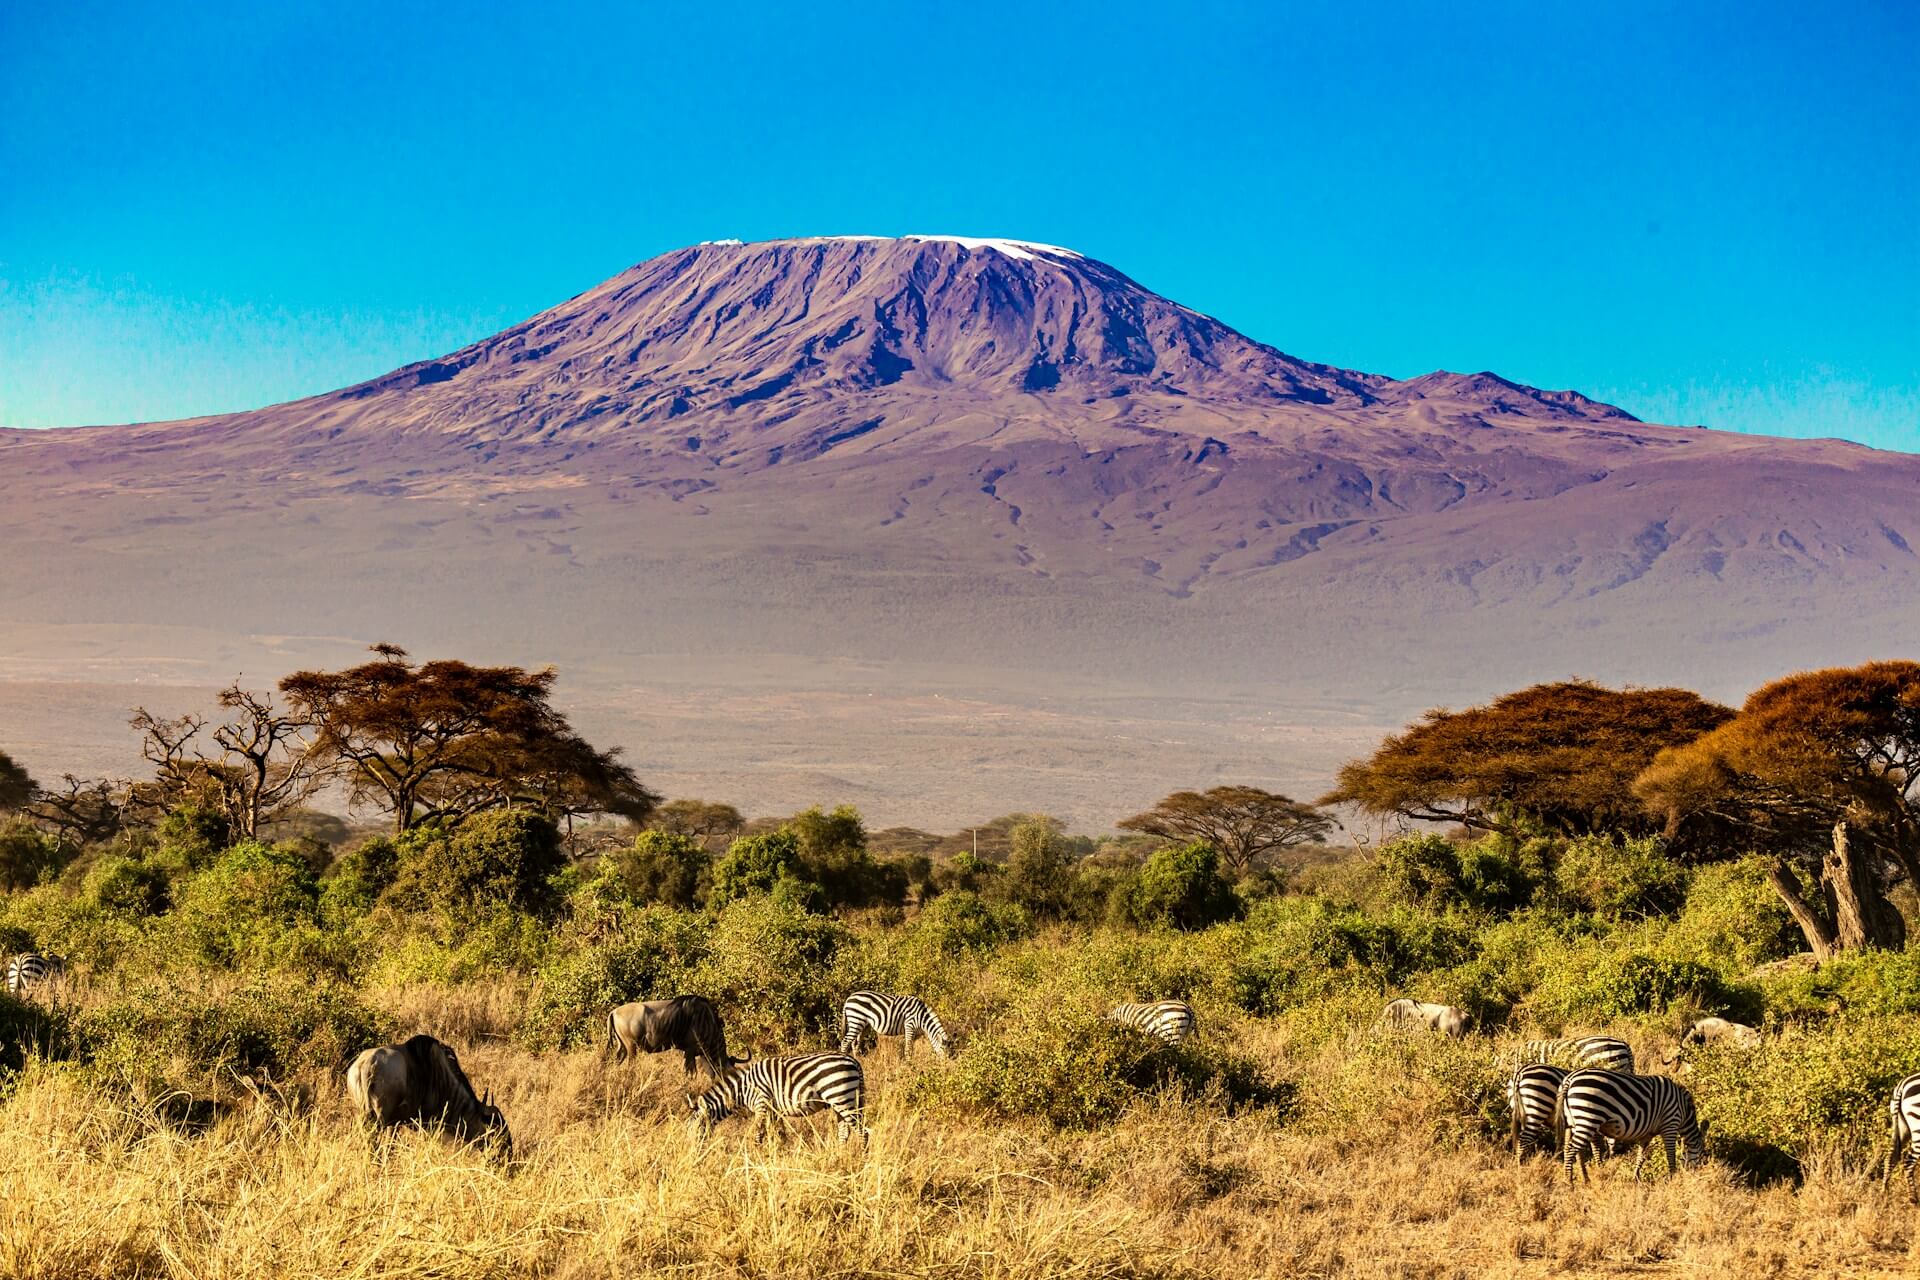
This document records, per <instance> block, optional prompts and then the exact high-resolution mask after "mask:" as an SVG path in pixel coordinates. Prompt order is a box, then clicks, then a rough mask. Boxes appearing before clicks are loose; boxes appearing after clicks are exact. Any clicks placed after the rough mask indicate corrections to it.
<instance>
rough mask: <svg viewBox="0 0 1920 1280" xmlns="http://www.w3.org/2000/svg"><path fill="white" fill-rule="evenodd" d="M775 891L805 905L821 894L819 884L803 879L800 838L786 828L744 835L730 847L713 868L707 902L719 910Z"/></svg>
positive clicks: (789, 899)
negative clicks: (733, 903) (710, 891)
mask: <svg viewBox="0 0 1920 1280" xmlns="http://www.w3.org/2000/svg"><path fill="white" fill-rule="evenodd" d="M776 892H777V893H778V894H779V896H780V897H781V898H783V899H784V900H786V901H788V902H791V903H795V904H798V905H802V906H805V905H808V904H809V903H811V902H815V901H818V900H819V899H820V898H821V897H822V894H821V890H820V886H819V885H817V884H815V883H813V882H812V881H810V880H807V879H805V878H804V873H803V872H802V870H801V867H800V839H799V837H798V836H796V835H795V834H794V833H793V832H792V831H790V830H788V829H787V828H785V827H782V828H781V829H780V830H778V831H770V832H768V833H767V834H765V835H758V836H742V837H740V838H739V839H738V840H735V841H734V842H733V843H732V844H731V845H729V846H728V847H727V851H726V853H725V854H723V855H721V858H720V861H718V862H717V863H715V864H714V867H713V891H712V893H711V894H710V895H709V897H708V905H709V906H711V907H714V908H716V909H717V908H720V907H724V906H726V905H727V904H729V903H732V902H738V901H740V900H741V899H743V898H750V897H753V896H755V895H760V894H774V893H776Z"/></svg>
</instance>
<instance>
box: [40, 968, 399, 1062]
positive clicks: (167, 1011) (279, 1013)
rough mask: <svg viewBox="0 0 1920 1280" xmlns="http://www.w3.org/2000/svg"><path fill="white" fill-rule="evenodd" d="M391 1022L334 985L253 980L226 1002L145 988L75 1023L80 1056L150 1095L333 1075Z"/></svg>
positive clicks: (198, 993)
mask: <svg viewBox="0 0 1920 1280" xmlns="http://www.w3.org/2000/svg"><path fill="white" fill-rule="evenodd" d="M391 1034H392V1025H391V1021H390V1020H389V1019H387V1018H386V1017H384V1016H383V1015H381V1014H378V1013H376V1012H375V1011H374V1010H372V1009H370V1008H368V1007H367V1006H366V1005H365V1004H364V1003H362V1002H361V1001H360V999H359V998H358V997H357V996H356V995H354V993H353V992H352V991H350V990H348V989H347V988H345V987H343V986H340V985H339V984H335V983H327V982H315V981H313V980H311V979H310V978H291V977H287V978H264V979H254V980H252V981H250V982H248V983H247V984H245V985H244V986H241V987H239V988H237V989H235V990H233V991H231V992H228V993H226V994H210V993H208V992H206V991H204V990H195V989H190V988H189V989H182V988H180V987H179V986H177V985H175V984H167V985H165V986H149V987H145V988H143V989H140V990H137V991H135V992H133V993H130V994H128V995H124V996H122V997H121V998H119V999H118V1000H115V1001H113V1002H111V1003H108V1004H104V1005H99V1006H96V1007H94V1008H91V1009H88V1010H87V1011H86V1012H85V1013H83V1014H82V1015H81V1016H80V1023H79V1027H78V1029H77V1035H78V1038H79V1041H80V1043H81V1044H82V1045H83V1046H84V1049H85V1052H86V1053H87V1056H89V1057H90V1058H92V1059H93V1061H94V1062H96V1063H97V1064H98V1065H99V1066H101V1067H102V1068H104V1069H106V1070H108V1071H110V1072H111V1073H113V1074H115V1075H118V1076H120V1077H122V1078H124V1079H126V1080H128V1081H131V1082H136V1083H139V1084H142V1085H146V1086H149V1087H162V1086H167V1085H184V1086H186V1087H188V1088H190V1089H196V1090H199V1089H210V1088H212V1087H214V1086H216V1085H224V1084H227V1083H229V1082H227V1081H226V1080H225V1079H224V1077H225V1076H226V1073H227V1072H229V1071H237V1072H240V1073H242V1074H258V1075H263V1076H267V1077H270V1078H274V1079H286V1078H288V1077H291V1076H295V1075H315V1074H318V1073H320V1072H334V1071H339V1070H342V1069H344V1068H345V1067H346V1065H347V1063H348V1062H349V1061H351V1059H352V1058H353V1056H354V1055H355V1054H357V1053H359V1052H360V1051H361V1050H362V1049H366V1048H369V1047H371V1046H373V1045H376V1044H379V1043H381V1042H382V1041H383V1040H385V1039H388V1038H390V1036H391Z"/></svg>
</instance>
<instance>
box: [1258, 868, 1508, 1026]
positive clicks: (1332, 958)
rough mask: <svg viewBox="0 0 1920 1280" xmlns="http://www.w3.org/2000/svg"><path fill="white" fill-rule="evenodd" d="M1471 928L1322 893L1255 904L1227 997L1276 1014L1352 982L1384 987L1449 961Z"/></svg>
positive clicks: (1459, 957)
mask: <svg viewBox="0 0 1920 1280" xmlns="http://www.w3.org/2000/svg"><path fill="white" fill-rule="evenodd" d="M1473 946H1474V939H1473V935H1472V934H1471V933H1470V932H1469V931H1468V930H1467V929H1466V928H1465V927H1463V926H1462V925H1460V924H1459V923H1457V922H1456V921H1454V920H1452V919H1451V918H1449V917H1446V916H1436V915H1433V914H1431V913H1428V912H1424V911H1414V910H1409V909H1404V908H1402V909H1396V910H1394V911H1392V912H1389V913H1387V914H1386V915H1385V916H1378V915H1374V914H1371V913H1369V912H1367V911H1364V910H1362V909H1360V908H1358V907H1353V906H1343V905H1340V904H1337V903H1334V902H1330V901H1328V900H1327V899H1325V898H1320V897H1303V898H1277V899H1272V900H1269V901H1267V902H1264V903H1261V904H1259V905H1258V906H1256V907H1255V908H1254V910H1253V912H1252V914H1251V915H1250V916H1249V917H1248V919H1247V922H1246V924H1245V926H1243V933H1242V935H1241V937H1240V940H1239V943H1238V945H1236V946H1235V947H1234V949H1233V951H1232V954H1231V956H1230V957H1229V958H1228V959H1227V960H1226V962H1225V964H1224V971H1225V980H1226V994H1227V998H1228V999H1229V1000H1230V1001H1231V1002H1232V1003H1233V1004H1234V1005H1235V1006H1236V1007H1238V1008H1240V1009H1243V1010H1245V1011H1246V1012H1248V1013H1254V1014H1261V1015H1269V1014H1274V1013H1278V1012H1280V1011H1281V1010H1283V1009H1287V1008H1289V1007H1291V1006H1293V1005H1295V1004H1298V1003H1300V1002H1302V1001H1304V1000H1308V999H1314V998H1317V997H1320V996H1323V995H1326V994H1329V993H1331V992H1334V991H1338V990H1342V989H1350V988H1353V987H1355V986H1359V987H1364V988H1366V989H1369V990H1372V991H1376V992H1382V993H1384V992H1385V991H1387V990H1388V989H1390V988H1394V987H1399V986H1401V985H1402V984H1404V983H1405V982H1407V981H1408V980H1409V979H1410V978H1412V977H1413V976H1414V975H1415V974H1419V973H1423V972H1427V971H1430V970H1435V969H1444V968H1450V967H1452V966H1455V965H1458V964H1460V963H1462V962H1463V961H1465V960H1466V959H1467V958H1468V957H1469V956H1470V955H1471V954H1472V951H1473Z"/></svg>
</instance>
